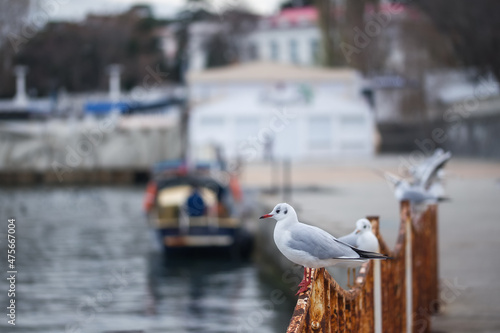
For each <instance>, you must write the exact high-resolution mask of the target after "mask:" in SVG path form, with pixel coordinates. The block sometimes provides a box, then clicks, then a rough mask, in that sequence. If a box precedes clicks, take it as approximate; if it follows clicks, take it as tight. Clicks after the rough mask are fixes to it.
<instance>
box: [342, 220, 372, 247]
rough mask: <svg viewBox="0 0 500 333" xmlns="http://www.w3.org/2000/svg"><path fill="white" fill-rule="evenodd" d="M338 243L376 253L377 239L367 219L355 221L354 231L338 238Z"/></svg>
mask: <svg viewBox="0 0 500 333" xmlns="http://www.w3.org/2000/svg"><path fill="white" fill-rule="evenodd" d="M339 241H342V242H344V243H346V244H349V245H351V246H354V247H356V248H358V249H360V250H363V251H370V252H378V239H377V236H375V234H374V233H373V231H372V224H371V223H370V221H368V220H367V219H359V220H358V221H356V229H354V231H353V232H351V233H350V234H348V235H345V236H342V237H340V238H339Z"/></svg>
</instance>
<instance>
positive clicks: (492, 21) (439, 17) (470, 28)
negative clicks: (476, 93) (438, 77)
mask: <svg viewBox="0 0 500 333" xmlns="http://www.w3.org/2000/svg"><path fill="white" fill-rule="evenodd" d="M412 3H413V5H414V6H416V7H417V8H419V9H421V10H422V11H423V12H425V13H426V14H427V15H428V16H429V17H430V18H431V20H432V22H433V24H434V25H435V26H436V27H437V29H439V30H440V31H441V32H442V33H443V34H444V35H446V36H447V37H448V38H449V39H450V40H451V42H452V44H453V47H454V50H455V54H456V56H457V57H458V58H459V59H460V60H461V61H462V63H463V64H464V65H465V66H472V67H476V68H477V69H478V70H479V72H480V74H483V73H486V72H491V73H493V75H495V77H496V78H497V80H500V58H499V57H498V54H499V53H500V20H499V19H498V13H500V2H498V1H495V0H477V1H474V2H471V1H467V0H453V1H448V0H414V1H412Z"/></svg>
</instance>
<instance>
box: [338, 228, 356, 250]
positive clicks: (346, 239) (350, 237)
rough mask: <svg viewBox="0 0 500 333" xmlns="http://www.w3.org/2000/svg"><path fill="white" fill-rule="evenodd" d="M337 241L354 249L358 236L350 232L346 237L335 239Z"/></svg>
mask: <svg viewBox="0 0 500 333" xmlns="http://www.w3.org/2000/svg"><path fill="white" fill-rule="evenodd" d="M337 239H338V240H339V241H341V242H344V243H346V244H349V245H351V246H354V247H356V246H357V241H358V236H357V235H356V233H355V231H353V232H351V233H350V234H348V235H345V236H342V237H339V238H337Z"/></svg>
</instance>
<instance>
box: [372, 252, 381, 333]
mask: <svg viewBox="0 0 500 333" xmlns="http://www.w3.org/2000/svg"><path fill="white" fill-rule="evenodd" d="M379 252H380V250H379ZM373 264H374V265H373V303H374V306H375V311H374V314H373V315H374V317H375V318H374V322H375V333H382V283H381V279H382V275H381V271H380V260H373Z"/></svg>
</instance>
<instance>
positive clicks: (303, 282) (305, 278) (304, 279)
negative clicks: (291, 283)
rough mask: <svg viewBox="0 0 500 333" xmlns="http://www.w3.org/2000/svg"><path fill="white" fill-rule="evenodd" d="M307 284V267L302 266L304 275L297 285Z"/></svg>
mask: <svg viewBox="0 0 500 333" xmlns="http://www.w3.org/2000/svg"><path fill="white" fill-rule="evenodd" d="M305 285H307V268H306V267H304V277H303V278H302V281H300V283H299V287H303V286H305Z"/></svg>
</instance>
